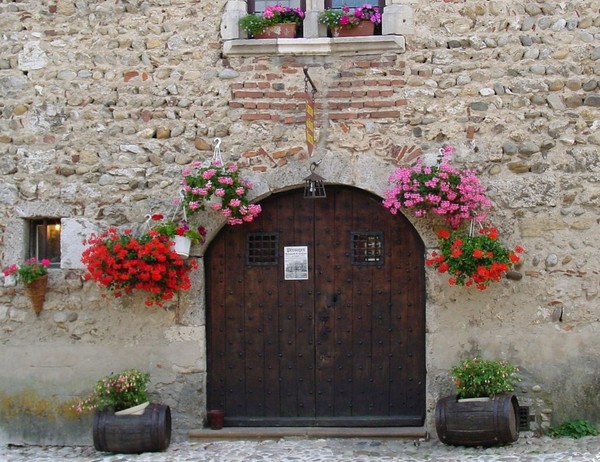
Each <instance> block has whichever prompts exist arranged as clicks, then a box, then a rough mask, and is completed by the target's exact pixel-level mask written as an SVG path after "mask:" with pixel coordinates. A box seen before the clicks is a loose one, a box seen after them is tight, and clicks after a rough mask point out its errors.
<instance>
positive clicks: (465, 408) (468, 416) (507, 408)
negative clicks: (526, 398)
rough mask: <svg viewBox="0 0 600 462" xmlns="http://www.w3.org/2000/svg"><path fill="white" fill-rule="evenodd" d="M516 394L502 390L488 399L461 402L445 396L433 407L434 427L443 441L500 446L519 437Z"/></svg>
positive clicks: (465, 444) (461, 444)
mask: <svg viewBox="0 0 600 462" xmlns="http://www.w3.org/2000/svg"><path fill="white" fill-rule="evenodd" d="M518 422H519V403H518V401H517V397H516V396H515V395H513V394H510V393H502V394H499V395H496V396H494V397H493V398H491V399H489V400H487V401H468V402H462V401H458V400H457V399H456V396H448V397H446V398H442V399H440V400H439V401H438V402H437V405H436V407H435V429H436V431H437V434H438V438H439V439H440V441H442V443H445V444H450V445H454V446H501V445H504V444H508V443H512V442H514V441H517V439H519V426H518Z"/></svg>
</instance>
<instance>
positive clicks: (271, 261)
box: [206, 186, 425, 426]
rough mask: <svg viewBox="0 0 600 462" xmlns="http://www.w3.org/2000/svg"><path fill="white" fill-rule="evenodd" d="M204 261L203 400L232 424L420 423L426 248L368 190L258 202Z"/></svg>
mask: <svg viewBox="0 0 600 462" xmlns="http://www.w3.org/2000/svg"><path fill="white" fill-rule="evenodd" d="M261 205H262V207H263V211H262V213H261V214H260V215H259V217H258V218H257V219H256V220H255V221H253V222H252V223H247V224H244V225H240V226H228V227H225V228H224V229H223V230H222V231H221V232H220V233H219V235H218V236H217V237H216V238H215V240H214V241H213V242H212V243H211V245H210V248H209V249H208V252H207V255H206V269H207V294H208V295H207V362H208V371H207V372H208V378H207V385H208V390H207V406H208V408H209V409H224V410H225V424H226V425H229V426H419V425H422V424H423V420H424V417H425V295H424V294H425V281H424V246H423V242H422V240H421V239H420V237H419V235H418V233H417V232H416V230H415V229H414V228H413V226H412V225H411V224H410V222H409V221H408V220H406V218H405V217H403V216H401V215H396V216H394V215H392V214H390V213H389V212H388V211H387V209H385V208H384V207H383V206H382V205H381V199H379V198H377V197H375V196H373V195H371V194H368V193H365V192H364V191H361V190H358V189H355V188H350V187H341V186H337V187H336V186H327V197H326V198H324V199H304V197H303V191H302V190H292V191H288V192H284V193H279V194H276V195H273V196H271V197H270V198H268V199H266V200H264V201H263V202H261Z"/></svg>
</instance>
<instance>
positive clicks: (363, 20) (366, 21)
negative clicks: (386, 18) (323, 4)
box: [319, 3, 381, 37]
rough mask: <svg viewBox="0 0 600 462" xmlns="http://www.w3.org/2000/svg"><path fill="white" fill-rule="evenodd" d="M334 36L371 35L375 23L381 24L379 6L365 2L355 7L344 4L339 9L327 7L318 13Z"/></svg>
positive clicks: (320, 19) (322, 22)
mask: <svg viewBox="0 0 600 462" xmlns="http://www.w3.org/2000/svg"><path fill="white" fill-rule="evenodd" d="M319 22H320V23H321V24H325V25H326V26H327V27H328V28H329V30H330V31H331V34H332V35H333V36H334V37H344V36H361V35H363V36H364V35H373V33H374V32H375V25H376V24H381V13H380V11H379V7H377V6H373V5H371V4H369V3H365V4H363V5H362V6H359V7H356V8H350V7H348V6H346V5H344V6H343V7H342V8H341V9H328V10H325V11H322V12H321V14H320V15H319Z"/></svg>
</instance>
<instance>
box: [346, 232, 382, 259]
mask: <svg viewBox="0 0 600 462" xmlns="http://www.w3.org/2000/svg"><path fill="white" fill-rule="evenodd" d="M351 245H352V264H353V265H381V264H382V263H383V233H381V232H360V231H353V232H351Z"/></svg>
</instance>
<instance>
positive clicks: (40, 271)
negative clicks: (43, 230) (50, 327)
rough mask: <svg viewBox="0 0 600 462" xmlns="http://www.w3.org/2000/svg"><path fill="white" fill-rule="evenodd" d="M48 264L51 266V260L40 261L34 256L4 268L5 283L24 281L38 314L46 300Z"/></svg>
mask: <svg viewBox="0 0 600 462" xmlns="http://www.w3.org/2000/svg"><path fill="white" fill-rule="evenodd" d="M48 266H50V260H47V259H42V260H41V261H38V259H37V258H35V257H32V258H29V259H28V260H26V261H25V263H24V264H22V265H17V264H16V263H13V264H12V265H9V266H8V267H6V268H4V271H3V273H4V283H5V284H7V280H8V281H10V283H15V284H16V283H17V282H22V283H23V284H24V286H25V290H26V292H27V296H28V297H29V300H30V301H31V304H32V305H33V309H34V311H35V314H36V315H37V316H39V315H40V313H41V312H42V309H43V308H44V301H45V300H46V290H47V288H48ZM11 279H12V281H11Z"/></svg>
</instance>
